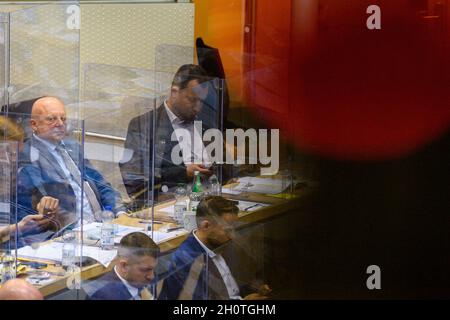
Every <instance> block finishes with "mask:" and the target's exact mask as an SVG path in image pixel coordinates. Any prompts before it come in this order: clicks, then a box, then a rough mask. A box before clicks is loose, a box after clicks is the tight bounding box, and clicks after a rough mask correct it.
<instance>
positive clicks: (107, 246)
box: [101, 206, 114, 250]
mask: <svg viewBox="0 0 450 320" xmlns="http://www.w3.org/2000/svg"><path fill="white" fill-rule="evenodd" d="M113 219H114V213H113V212H112V211H111V207H109V206H106V207H105V210H104V211H103V212H102V228H101V247H102V250H112V249H114V224H113V223H112V221H113Z"/></svg>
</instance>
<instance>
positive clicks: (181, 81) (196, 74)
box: [172, 64, 209, 89]
mask: <svg viewBox="0 0 450 320" xmlns="http://www.w3.org/2000/svg"><path fill="white" fill-rule="evenodd" d="M192 80H197V81H198V83H202V82H206V81H208V80H209V78H208V75H207V74H206V71H205V70H204V69H203V68H202V67H200V66H198V65H195V64H185V65H182V66H181V67H180V68H179V69H178V71H177V72H176V73H175V76H174V77H173V81H172V86H176V87H179V88H180V89H185V88H187V86H188V84H189V82H190V81H192Z"/></svg>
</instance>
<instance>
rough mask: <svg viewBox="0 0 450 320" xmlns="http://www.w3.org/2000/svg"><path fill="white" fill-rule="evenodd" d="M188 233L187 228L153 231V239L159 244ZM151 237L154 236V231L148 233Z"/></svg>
mask: <svg viewBox="0 0 450 320" xmlns="http://www.w3.org/2000/svg"><path fill="white" fill-rule="evenodd" d="M185 233H188V231H187V230H185V229H180V230H175V231H171V232H161V231H153V241H155V243H156V244H159V243H161V242H164V241H167V240H170V239H173V238H176V237H178V236H180V235H182V234H185ZM147 234H148V235H149V236H150V237H152V233H151V232H148V233H147Z"/></svg>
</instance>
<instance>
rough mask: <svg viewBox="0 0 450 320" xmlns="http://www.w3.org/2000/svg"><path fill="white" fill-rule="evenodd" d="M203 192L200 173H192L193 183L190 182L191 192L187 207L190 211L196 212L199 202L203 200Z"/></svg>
mask: <svg viewBox="0 0 450 320" xmlns="http://www.w3.org/2000/svg"><path fill="white" fill-rule="evenodd" d="M203 195H204V191H203V186H202V181H201V178H200V172H199V171H194V181H193V182H192V190H191V194H190V195H189V207H190V211H197V206H198V204H199V202H200V200H201V199H202V198H203Z"/></svg>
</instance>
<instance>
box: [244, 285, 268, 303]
mask: <svg viewBox="0 0 450 320" xmlns="http://www.w3.org/2000/svg"><path fill="white" fill-rule="evenodd" d="M270 293H272V289H270V287H269V286H268V285H267V284H262V285H261V286H259V288H258V292H255V293H250V294H249V295H246V296H245V297H244V300H268V299H269V295H270Z"/></svg>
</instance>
